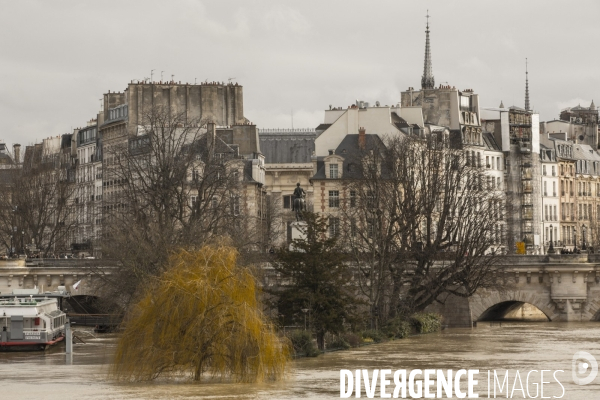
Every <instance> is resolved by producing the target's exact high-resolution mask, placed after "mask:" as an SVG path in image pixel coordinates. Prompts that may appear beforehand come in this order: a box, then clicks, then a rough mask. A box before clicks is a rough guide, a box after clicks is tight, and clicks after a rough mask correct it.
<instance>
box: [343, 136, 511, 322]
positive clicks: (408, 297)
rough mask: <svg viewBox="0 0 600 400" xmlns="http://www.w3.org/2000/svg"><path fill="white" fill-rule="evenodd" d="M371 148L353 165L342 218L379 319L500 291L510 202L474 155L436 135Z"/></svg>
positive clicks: (347, 240) (390, 141) (363, 284)
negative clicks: (480, 292) (491, 290)
mask: <svg viewBox="0 0 600 400" xmlns="http://www.w3.org/2000/svg"><path fill="white" fill-rule="evenodd" d="M366 150H368V151H365V152H364V154H360V155H358V156H357V159H356V160H351V162H354V164H355V165H356V166H357V170H356V173H355V176H354V177H353V179H352V181H351V182H349V183H348V184H347V188H346V189H347V191H348V193H349V196H347V197H348V201H346V202H345V204H343V207H342V217H343V227H344V230H345V231H346V232H347V233H348V234H347V235H345V238H344V239H345V240H344V245H345V246H346V248H348V249H349V253H350V254H351V256H352V259H353V261H355V263H356V265H357V266H358V267H357V268H358V269H359V270H360V272H361V274H359V277H360V278H361V279H360V280H359V284H360V285H359V286H360V288H361V290H362V293H363V295H365V297H367V298H368V300H369V301H370V303H371V304H372V310H371V311H372V316H373V315H377V314H378V315H379V316H381V317H382V318H384V319H385V314H387V316H388V317H390V318H393V317H395V316H396V315H398V314H400V315H410V314H412V313H415V312H420V311H423V310H424V309H425V308H427V307H428V306H430V305H431V304H432V303H435V302H442V303H443V302H444V301H445V300H446V298H447V297H448V296H449V295H455V296H460V297H468V296H471V295H472V294H473V293H475V291H476V290H478V289H479V288H486V287H490V286H497V284H498V283H497V282H496V280H495V278H494V272H495V271H497V270H499V269H500V266H499V261H500V259H501V253H502V244H503V240H502V236H503V235H502V232H503V230H504V226H505V221H504V215H505V203H506V200H505V198H504V195H503V193H502V190H501V188H500V187H499V186H498V184H497V182H496V181H495V180H493V179H492V177H491V176H488V175H487V173H486V170H485V169H484V168H482V166H481V160H478V159H477V157H476V154H475V152H474V151H467V150H462V149H456V148H453V147H452V146H451V143H450V141H449V139H448V138H445V137H443V136H442V137H436V136H435V135H432V136H430V137H427V138H414V137H406V138H402V139H399V138H394V139H388V140H387V141H386V142H385V147H384V146H372V148H369V149H366ZM386 307H387V313H385V312H384V311H386V310H385V308H386Z"/></svg>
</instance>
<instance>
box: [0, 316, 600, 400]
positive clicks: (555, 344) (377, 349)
mask: <svg viewBox="0 0 600 400" xmlns="http://www.w3.org/2000/svg"><path fill="white" fill-rule="evenodd" d="M79 336H81V337H82V338H83V339H84V340H85V341H86V344H77V345H75V347H74V351H75V352H74V354H73V356H72V360H69V359H68V358H67V357H66V355H65V353H64V350H65V349H64V345H61V347H57V348H54V349H51V350H49V351H46V352H39V353H0V396H1V398H3V399H44V400H53V399H57V400H58V399H60V400H64V399H335V398H340V369H349V370H352V371H354V370H356V369H368V370H373V369H391V370H392V371H393V370H398V369H407V370H412V369H416V368H418V369H454V370H457V369H461V368H464V369H479V370H480V374H479V375H478V380H479V385H478V386H477V389H478V390H477V392H478V393H479V394H480V396H479V397H480V398H487V382H486V381H487V370H497V371H498V373H500V372H501V373H502V377H503V376H504V373H505V371H506V370H509V377H510V379H509V382H510V387H511V388H512V386H513V380H514V377H515V375H516V371H517V370H518V371H519V373H520V375H521V376H522V381H523V383H524V385H525V374H526V373H527V372H528V371H530V370H564V371H565V372H563V373H557V375H556V376H557V378H558V380H559V381H560V382H561V384H562V385H563V386H564V394H563V390H562V389H561V386H560V385H558V384H556V383H553V384H547V385H546V386H545V389H544V396H545V397H548V396H550V397H551V396H556V397H560V396H561V395H562V398H563V399H569V400H572V399H575V400H577V399H586V400H589V399H596V398H600V376H598V377H597V378H596V379H595V380H594V381H593V382H592V383H591V384H589V385H586V386H578V385H575V384H574V383H573V382H572V378H571V360H572V357H573V354H574V353H575V352H577V351H587V352H589V353H591V354H592V355H594V356H595V357H596V358H597V359H598V360H600V323H554V322H549V323H505V322H503V323H502V326H498V324H497V323H496V324H495V325H494V326H490V324H489V323H481V324H480V325H479V326H478V327H476V328H473V329H447V330H445V331H443V332H441V333H439V334H430V335H422V336H414V337H410V338H408V339H403V340H396V341H393V342H387V343H382V344H376V345H370V346H365V347H361V348H358V349H352V350H348V351H340V352H332V353H327V354H325V355H322V356H320V357H318V358H305V359H299V360H296V361H294V362H293V363H292V367H293V370H292V372H291V373H290V376H289V377H288V379H286V380H285V381H282V382H276V383H273V382H271V383H262V384H231V383H203V384H189V383H185V384H184V383H172V382H155V383H146V384H116V383H113V382H111V381H110V380H108V379H107V369H108V364H109V363H110V357H111V353H112V351H113V349H114V344H115V340H116V337H115V336H114V335H102V334H96V335H95V337H94V336H92V334H91V332H90V333H86V332H80V333H79ZM534 376H535V375H534ZM538 376H539V375H538ZM548 376H549V377H550V379H548V378H547V377H548ZM533 380H534V379H532V381H533ZM545 380H551V381H552V382H554V380H553V379H552V375H546V379H545ZM392 385H393V383H392ZM434 387H435V386H434ZM529 388H530V395H531V397H533V396H534V395H535V387H534V386H529ZM392 390H393V386H392ZM388 391H390V392H391V390H388ZM362 396H363V397H362V398H365V393H364V391H363V393H362ZM351 398H355V396H354V394H353V395H352V397H351ZM375 398H380V392H379V387H378V389H377V392H376V395H375ZM497 398H506V395H505V394H504V395H500V394H498V395H497ZM512 398H519V399H520V398H524V397H523V395H522V392H521V391H516V392H514V393H513V397H512ZM525 398H528V397H525ZM538 398H539V395H538Z"/></svg>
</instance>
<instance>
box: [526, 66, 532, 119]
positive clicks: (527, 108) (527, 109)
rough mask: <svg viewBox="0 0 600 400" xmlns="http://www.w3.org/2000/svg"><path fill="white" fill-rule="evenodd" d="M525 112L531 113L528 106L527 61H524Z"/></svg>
mask: <svg viewBox="0 0 600 400" xmlns="http://www.w3.org/2000/svg"><path fill="white" fill-rule="evenodd" d="M525 110H526V111H531V107H530V106H529V72H527V59H525Z"/></svg>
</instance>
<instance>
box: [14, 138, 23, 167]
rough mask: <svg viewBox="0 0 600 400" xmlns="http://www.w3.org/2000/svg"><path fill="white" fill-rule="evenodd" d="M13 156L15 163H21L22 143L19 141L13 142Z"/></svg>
mask: <svg viewBox="0 0 600 400" xmlns="http://www.w3.org/2000/svg"><path fill="white" fill-rule="evenodd" d="M13 156H14V158H15V159H14V161H15V164H20V163H21V145H20V144H18V143H15V144H13Z"/></svg>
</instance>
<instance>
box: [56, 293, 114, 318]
mask: <svg viewBox="0 0 600 400" xmlns="http://www.w3.org/2000/svg"><path fill="white" fill-rule="evenodd" d="M63 308H64V309H65V311H66V312H67V313H74V314H120V313H121V312H122V310H121V308H120V307H119V306H118V305H117V304H115V303H114V302H113V301H111V300H109V299H105V298H101V297H98V296H92V295H85V294H84V295H71V296H70V297H67V298H66V299H65V301H64V303H63Z"/></svg>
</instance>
